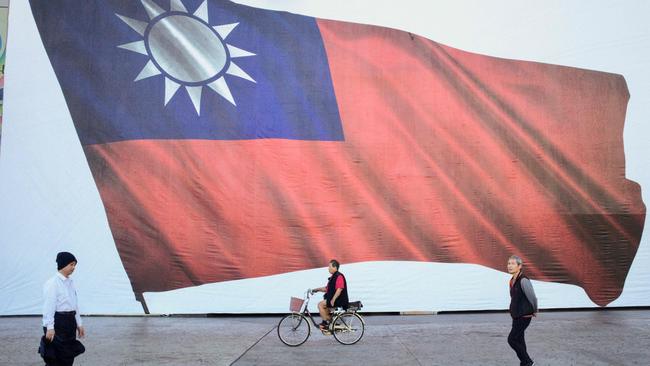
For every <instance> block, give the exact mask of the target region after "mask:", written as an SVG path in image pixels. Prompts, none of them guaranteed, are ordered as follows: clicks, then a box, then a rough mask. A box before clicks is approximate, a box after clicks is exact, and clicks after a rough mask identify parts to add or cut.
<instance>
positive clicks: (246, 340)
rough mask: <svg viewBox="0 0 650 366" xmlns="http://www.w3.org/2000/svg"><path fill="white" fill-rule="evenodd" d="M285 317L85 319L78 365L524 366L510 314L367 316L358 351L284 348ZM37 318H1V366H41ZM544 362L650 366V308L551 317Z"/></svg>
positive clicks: (536, 349) (536, 326)
mask: <svg viewBox="0 0 650 366" xmlns="http://www.w3.org/2000/svg"><path fill="white" fill-rule="evenodd" d="M279 319H280V316H278V317H214V318H211V317H207V318H206V317H177V316H173V317H85V318H84V322H85V327H86V331H87V336H86V338H85V339H84V340H83V343H84V344H85V345H86V349H87V351H86V353H85V354H83V355H81V356H80V357H78V358H77V361H76V362H75V365H92V366H104V365H111V366H115V365H182V366H189V365H231V364H232V365H236V366H243V365H314V364H321V365H322V364H326V363H333V364H336V365H337V366H339V365H355V366H358V365H400V366H409V365H518V364H519V363H518V361H517V359H516V357H515V354H514V352H513V351H512V350H511V349H510V348H509V347H508V344H507V342H506V337H507V335H508V332H509V330H510V319H509V316H508V315H507V314H505V313H496V314H446V315H445V314H443V315H426V316H422V315H420V316H398V315H395V316H390V315H388V316H386V315H384V316H366V333H365V335H364V337H363V339H362V340H361V341H360V342H359V343H358V344H356V345H353V346H344V345H340V344H338V343H337V342H336V340H335V339H334V338H333V337H331V336H329V337H328V336H324V335H322V334H321V333H319V332H312V335H311V337H310V338H309V339H308V340H307V342H305V343H304V344H303V345H302V346H300V347H295V348H292V347H287V346H285V345H283V344H282V343H280V341H279V339H278V337H277V333H276V331H275V325H276V324H277V322H278V320H279ZM39 323H40V319H39V318H38V317H4V318H0V365H3V366H4V365H12V366H13V365H42V362H40V358H39V356H38V355H37V353H36V349H37V345H38V341H39V337H40V333H39V329H40V324H39ZM527 342H528V346H529V347H528V348H529V352H530V354H531V356H532V358H533V359H534V360H535V365H540V366H541V365H626V366H627V365H649V364H650V311H647V310H624V311H614V310H608V311H586V312H546V313H541V314H540V315H539V316H538V317H537V318H536V319H534V320H533V322H532V324H531V326H530V328H528V331H527Z"/></svg>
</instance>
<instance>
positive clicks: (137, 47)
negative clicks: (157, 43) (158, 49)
mask: <svg viewBox="0 0 650 366" xmlns="http://www.w3.org/2000/svg"><path fill="white" fill-rule="evenodd" d="M117 47H119V48H123V49H125V50H129V51H133V52H137V53H139V54H141V55H145V56H149V53H148V52H147V47H145V45H144V41H135V42H131V43H125V44H121V45H119V46H117Z"/></svg>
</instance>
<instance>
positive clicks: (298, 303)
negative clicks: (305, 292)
mask: <svg viewBox="0 0 650 366" xmlns="http://www.w3.org/2000/svg"><path fill="white" fill-rule="evenodd" d="M304 302H305V300H303V299H300V298H297V297H292V298H291V301H290V302H289V310H290V311H295V312H299V311H300V309H301V308H302V304H303V303H304Z"/></svg>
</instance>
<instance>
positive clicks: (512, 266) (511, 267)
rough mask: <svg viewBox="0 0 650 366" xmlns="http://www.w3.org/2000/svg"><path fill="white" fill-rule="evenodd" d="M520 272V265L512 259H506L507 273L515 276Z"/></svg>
mask: <svg viewBox="0 0 650 366" xmlns="http://www.w3.org/2000/svg"><path fill="white" fill-rule="evenodd" d="M520 270H521V264H517V261H516V260H514V259H508V273H510V274H515V273H517V272H519V271H520Z"/></svg>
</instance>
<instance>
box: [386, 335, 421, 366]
mask: <svg viewBox="0 0 650 366" xmlns="http://www.w3.org/2000/svg"><path fill="white" fill-rule="evenodd" d="M393 336H394V337H395V338H396V339H397V341H398V342H399V344H401V345H402V347H404V349H405V350H406V352H408V354H409V355H411V357H413V359H414V360H415V362H417V364H418V365H420V366H422V364H421V363H420V360H418V358H417V357H415V355H414V354H413V352H411V350H410V349H409V348H408V347H407V346H406V344H404V342H402V340H401V339H399V337H398V336H397V334H395V332H393Z"/></svg>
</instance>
